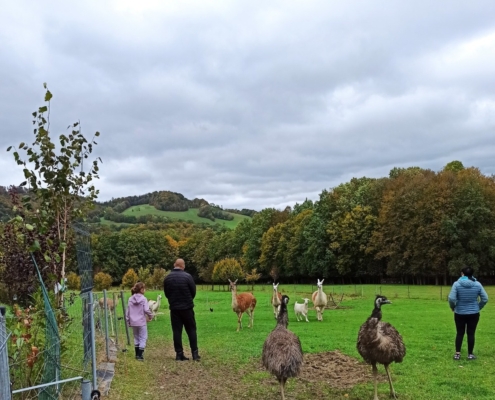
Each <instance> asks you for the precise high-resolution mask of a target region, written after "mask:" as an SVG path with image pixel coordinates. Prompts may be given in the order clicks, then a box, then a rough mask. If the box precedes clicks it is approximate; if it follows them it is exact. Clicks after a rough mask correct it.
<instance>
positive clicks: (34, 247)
mask: <svg viewBox="0 0 495 400" xmlns="http://www.w3.org/2000/svg"><path fill="white" fill-rule="evenodd" d="M39 249H41V246H40V242H39V241H38V240H35V241H34V243H33V244H32V245H31V246H30V247H29V251H30V252H33V251H36V250H39Z"/></svg>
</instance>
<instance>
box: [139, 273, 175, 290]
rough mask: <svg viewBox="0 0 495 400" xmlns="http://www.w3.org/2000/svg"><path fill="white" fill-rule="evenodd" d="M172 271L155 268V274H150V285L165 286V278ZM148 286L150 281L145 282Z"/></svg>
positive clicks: (155, 286)
mask: <svg viewBox="0 0 495 400" xmlns="http://www.w3.org/2000/svg"><path fill="white" fill-rule="evenodd" d="M169 273H170V271H165V270H164V269H163V268H155V269H154V270H153V274H152V275H151V276H150V281H149V287H150V288H152V289H161V288H163V280H164V279H165V277H166V276H167V275H168V274H169ZM145 285H146V286H148V283H146V282H145Z"/></svg>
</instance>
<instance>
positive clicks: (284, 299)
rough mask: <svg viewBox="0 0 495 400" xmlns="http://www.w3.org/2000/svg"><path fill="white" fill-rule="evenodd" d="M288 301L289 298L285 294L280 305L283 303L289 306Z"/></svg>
mask: <svg viewBox="0 0 495 400" xmlns="http://www.w3.org/2000/svg"><path fill="white" fill-rule="evenodd" d="M289 300H290V299H289V296H287V295H286V294H284V295H283V296H282V303H284V304H285V305H287V304H289Z"/></svg>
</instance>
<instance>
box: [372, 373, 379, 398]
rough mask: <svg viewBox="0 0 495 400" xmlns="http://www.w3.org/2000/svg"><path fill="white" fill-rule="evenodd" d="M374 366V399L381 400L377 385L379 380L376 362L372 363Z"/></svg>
mask: <svg viewBox="0 0 495 400" xmlns="http://www.w3.org/2000/svg"><path fill="white" fill-rule="evenodd" d="M372 367H373V377H374V380H375V397H373V400H379V399H378V387H377V383H378V382H377V381H378V370H377V369H376V364H372Z"/></svg>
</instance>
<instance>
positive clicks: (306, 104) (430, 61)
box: [0, 0, 495, 209]
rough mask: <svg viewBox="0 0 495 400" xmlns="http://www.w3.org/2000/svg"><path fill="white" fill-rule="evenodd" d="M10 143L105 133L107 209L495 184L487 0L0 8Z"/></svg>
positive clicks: (283, 201)
mask: <svg viewBox="0 0 495 400" xmlns="http://www.w3.org/2000/svg"><path fill="white" fill-rule="evenodd" d="M0 10H1V11H0V15H1V16H2V23H1V24H0V185H9V184H18V183H20V182H21V180H22V175H21V170H20V169H19V167H18V166H17V165H16V164H15V163H14V160H13V158H12V156H11V154H9V153H6V152H5V149H6V148H7V147H8V146H9V145H12V144H18V143H19V142H21V141H28V142H31V141H32V140H33V138H34V136H33V133H32V132H33V131H32V125H31V119H32V118H31V112H32V111H34V110H36V109H37V107H38V106H40V105H42V103H43V101H42V100H43V96H44V90H43V82H47V83H48V87H49V89H50V90H51V92H52V93H53V95H54V97H53V100H52V104H51V107H52V108H51V133H52V135H54V136H55V135H56V136H58V135H59V134H61V133H65V128H66V127H67V125H69V124H70V123H71V122H75V121H77V120H81V123H82V128H83V133H84V134H85V135H86V136H87V137H91V136H92V134H93V133H94V132H95V131H97V130H98V131H100V132H101V137H100V138H99V140H98V146H96V148H95V153H94V154H95V155H97V156H100V157H101V158H102V159H103V164H102V168H101V179H100V180H99V181H98V182H97V187H98V188H99V189H100V200H108V199H110V198H112V197H120V196H128V195H138V194H144V193H147V192H151V191H155V190H171V191H175V192H180V193H183V194H184V195H185V196H186V197H188V198H191V199H192V198H194V197H203V198H205V199H206V200H208V201H210V202H213V203H216V204H220V205H223V206H224V207H237V208H242V207H247V208H254V209H261V208H265V207H272V206H274V207H278V208H282V207H284V206H285V205H287V204H289V205H293V204H294V203H295V202H301V201H304V199H305V198H306V197H307V198H311V199H314V200H315V199H317V198H318V194H319V193H320V192H321V191H322V190H323V189H328V188H331V187H334V186H337V185H338V184H340V183H343V182H347V181H349V180H350V179H351V178H352V177H362V176H368V177H383V176H387V175H388V172H389V171H390V169H391V168H393V167H394V166H398V167H409V166H421V167H424V168H431V169H433V170H436V171H438V170H440V169H441V168H442V167H443V166H444V165H445V164H447V163H448V162H450V161H452V160H460V161H462V162H463V164H464V165H465V166H476V167H478V168H480V169H481V171H482V172H483V173H485V174H492V173H495V157H494V155H495V140H494V138H495V1H493V0H487V1H456V0H445V1H431V0H425V1H422V0H414V1H405V0H401V1H396V0H390V1H379V0H374V1H350V0H345V1H330V0H324V1H307V0H304V1H288V0H283V1H266V0H265V1H254V0H249V1H241V0H232V1H220V0H215V1H206V0H197V1H184V0H181V1H176V0H174V1H165V0H157V1H149V0H138V1H136V0H131V1H128V0H115V1H107V0H97V1H88V0H84V1H66V0H65V1H49V0H48V1H43V2H40V1H34V0H31V1H24V0H15V1H9V0H0Z"/></svg>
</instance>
